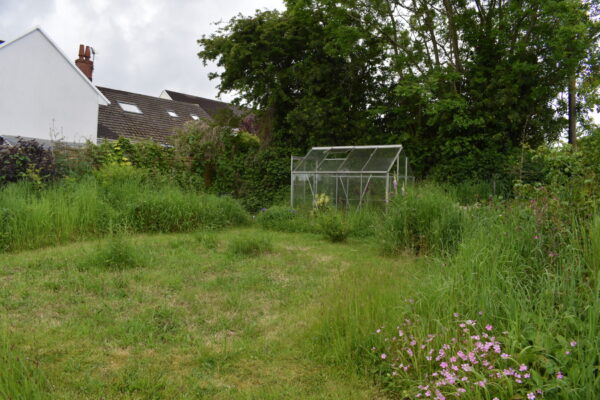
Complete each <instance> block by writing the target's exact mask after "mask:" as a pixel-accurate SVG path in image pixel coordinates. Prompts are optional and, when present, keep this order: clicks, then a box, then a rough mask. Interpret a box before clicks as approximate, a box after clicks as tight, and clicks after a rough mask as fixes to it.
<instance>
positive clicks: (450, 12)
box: [444, 0, 463, 74]
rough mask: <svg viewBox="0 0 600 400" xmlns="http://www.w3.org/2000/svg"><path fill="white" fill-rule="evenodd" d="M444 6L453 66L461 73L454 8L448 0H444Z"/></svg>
mask: <svg viewBox="0 0 600 400" xmlns="http://www.w3.org/2000/svg"><path fill="white" fill-rule="evenodd" d="M444 8H445V9H446V17H447V18H448V33H449V36H450V44H451V46H452V53H454V67H455V68H456V70H457V71H458V72H460V73H461V74H462V73H463V66H462V62H461V60H460V47H459V45H458V33H457V31H456V26H455V25H454V9H453V8H452V4H451V3H450V0H444Z"/></svg>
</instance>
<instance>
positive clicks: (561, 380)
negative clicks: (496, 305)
mask: <svg viewBox="0 0 600 400" xmlns="http://www.w3.org/2000/svg"><path fill="white" fill-rule="evenodd" d="M480 314H481V315H483V313H480ZM453 316H454V322H453V324H452V325H451V326H449V327H447V328H445V329H444V330H443V334H426V335H424V334H423V333H424V330H423V327H422V326H420V324H419V323H415V322H413V321H411V320H409V319H406V320H405V321H404V323H403V324H402V325H400V326H397V327H396V329H395V330H393V331H392V332H391V334H390V332H388V331H389V330H386V329H385V328H384V327H381V328H379V329H377V331H376V332H375V335H380V336H381V337H380V339H382V340H381V343H383V344H382V345H381V346H380V347H372V348H371V351H372V352H373V355H374V357H375V358H376V359H377V365H378V368H379V372H380V374H381V376H382V378H383V380H384V383H385V386H386V387H387V388H389V389H390V390H391V391H393V392H397V393H399V394H400V395H401V396H400V397H401V398H422V399H427V398H430V399H435V400H445V399H456V398H468V399H472V398H476V399H491V400H501V399H528V400H533V399H541V398H544V395H545V394H549V393H551V392H556V391H558V390H560V388H561V386H562V385H564V384H565V382H566V381H567V379H568V378H567V377H566V374H564V373H563V372H562V371H561V370H560V369H559V368H560V366H559V365H558V364H557V363H556V362H552V363H550V364H551V365H548V363H547V361H548V360H549V358H548V355H544V356H540V355H539V354H536V350H535V349H534V348H533V347H532V346H527V348H524V349H522V350H521V351H518V352H513V354H509V352H508V350H506V349H508V348H509V347H511V346H509V344H510V343H509V342H510V338H509V337H510V335H509V332H502V333H500V334H498V333H496V332H495V331H494V327H493V326H492V325H490V324H483V325H482V324H481V323H480V322H478V321H477V320H471V319H467V320H463V319H461V316H460V315H459V314H457V313H455V314H453ZM448 338H449V340H445V339H448ZM576 345H577V343H576V342H575V341H571V342H570V343H569V344H568V345H567V347H568V349H566V350H564V349H563V354H564V355H566V356H569V355H570V354H571V350H573V349H572V348H574V347H576ZM513 348H514V347H513ZM550 358H554V357H552V356H550ZM541 359H543V360H545V361H546V365H542V363H540V360H541Z"/></svg>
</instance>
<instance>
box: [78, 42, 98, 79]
mask: <svg viewBox="0 0 600 400" xmlns="http://www.w3.org/2000/svg"><path fill="white" fill-rule="evenodd" d="M91 56H92V48H91V47H90V46H84V45H82V44H80V45H79V58H78V59H77V60H75V65H77V67H79V69H80V70H81V72H83V74H84V75H85V76H87V77H88V79H89V80H90V81H91V80H92V74H93V73H94V61H93V60H92V59H91Z"/></svg>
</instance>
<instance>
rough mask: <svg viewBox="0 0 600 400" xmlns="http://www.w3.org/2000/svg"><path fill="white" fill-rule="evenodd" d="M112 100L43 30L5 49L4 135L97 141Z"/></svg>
mask: <svg viewBox="0 0 600 400" xmlns="http://www.w3.org/2000/svg"><path fill="white" fill-rule="evenodd" d="M107 103H108V100H107V99H106V98H105V97H104V96H103V95H102V94H101V93H100V92H99V91H98V90H97V89H96V87H95V86H94V85H93V84H92V83H91V82H89V81H88V80H87V78H86V77H85V76H84V75H83V74H82V73H81V71H79V69H78V68H77V67H75V66H74V65H73V64H72V62H71V61H69V60H68V59H67V58H66V56H65V55H64V54H63V53H62V52H61V51H60V50H59V49H58V48H57V47H56V46H55V45H54V43H52V41H51V40H50V39H49V38H48V37H47V36H46V35H45V34H44V33H43V32H42V31H41V30H40V29H39V28H36V29H34V30H32V31H31V32H29V33H27V34H25V35H23V36H21V37H20V38H18V39H16V40H14V41H12V42H10V43H6V44H4V45H3V46H2V47H0V136H1V135H9V136H21V137H24V138H35V139H44V140H62V141H65V142H74V143H83V142H85V141H86V140H90V141H92V142H94V143H95V142H96V137H97V125H98V105H99V104H107Z"/></svg>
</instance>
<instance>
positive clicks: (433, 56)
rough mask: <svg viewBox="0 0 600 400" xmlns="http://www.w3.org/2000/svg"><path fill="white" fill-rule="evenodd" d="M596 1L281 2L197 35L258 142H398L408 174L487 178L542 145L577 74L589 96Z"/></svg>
mask: <svg viewBox="0 0 600 400" xmlns="http://www.w3.org/2000/svg"><path fill="white" fill-rule="evenodd" d="M597 17H598V5H597V4H596V2H589V3H588V2H586V1H579V0H520V1H507V0H342V1H333V0H287V1H286V10H285V11H283V12H278V11H256V13H255V14H254V15H252V16H241V15H240V16H237V17H235V18H233V19H232V20H231V21H229V22H228V23H227V24H226V25H224V26H223V27H221V29H220V30H219V31H217V32H216V33H215V34H213V35H210V36H208V37H203V38H202V39H200V40H199V43H200V44H201V46H202V50H201V51H200V53H199V56H200V58H201V59H202V60H204V62H208V61H216V63H217V65H218V66H220V67H222V72H215V73H213V74H211V77H212V78H219V82H220V83H219V86H218V87H219V89H220V91H221V92H234V93H236V94H237V95H238V96H239V99H238V100H239V101H240V102H241V103H244V104H246V105H249V106H251V107H253V108H255V109H256V110H258V112H259V114H260V117H261V120H262V121H264V126H265V127H267V128H266V129H265V132H264V133H263V136H265V139H267V140H266V142H271V143H272V144H277V145H281V146H290V147H294V148H303V147H304V148H305V147H309V146H313V145H334V144H365V143H397V142H401V143H403V144H405V145H406V148H407V151H408V152H409V155H411V156H412V157H411V158H412V160H413V164H414V166H415V167H416V168H417V170H418V171H419V172H420V173H421V174H433V175H434V176H438V177H441V178H450V179H456V180H458V179H468V178H488V177H490V176H491V175H493V174H494V173H496V172H497V170H498V168H500V167H501V166H502V164H503V163H504V162H505V161H506V159H507V157H508V156H509V155H510V154H511V152H512V150H513V149H515V148H516V147H519V146H521V145H531V146H537V145H540V144H543V143H548V142H552V141H555V140H556V139H557V138H558V137H559V135H560V134H561V132H563V131H564V129H565V127H566V123H567V118H566V117H567V106H566V96H565V93H566V91H567V87H568V84H569V80H570V79H571V78H573V77H576V78H577V83H578V88H579V96H578V100H579V103H578V107H579V108H578V109H579V111H580V113H579V115H580V117H581V125H580V126H581V127H582V128H588V129H589V128H590V127H591V124H590V121H587V120H585V118H584V117H585V115H586V114H585V113H584V112H582V111H585V109H586V108H588V109H589V108H591V107H595V106H597V104H598V78H597V76H598V55H599V52H598V32H599V29H598V28H599V24H598V22H597V19H598V18H597Z"/></svg>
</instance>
